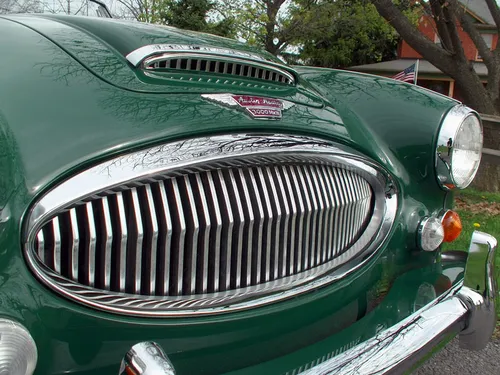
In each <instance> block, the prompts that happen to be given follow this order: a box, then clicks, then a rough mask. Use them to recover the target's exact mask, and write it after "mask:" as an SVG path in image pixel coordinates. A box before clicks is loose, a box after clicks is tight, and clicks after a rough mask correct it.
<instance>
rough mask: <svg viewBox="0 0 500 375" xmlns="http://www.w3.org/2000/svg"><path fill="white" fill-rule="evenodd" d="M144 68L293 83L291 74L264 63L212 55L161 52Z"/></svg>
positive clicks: (150, 59) (145, 63) (149, 59)
mask: <svg viewBox="0 0 500 375" xmlns="http://www.w3.org/2000/svg"><path fill="white" fill-rule="evenodd" d="M143 67H144V69H146V70H158V71H161V70H173V71H188V72H203V73H211V74H217V75H223V76H231V77H243V78H252V79H256V80H261V81H267V82H275V83H281V84H287V85H293V84H294V78H293V75H291V74H290V73H288V72H287V71H285V70H283V69H279V68H277V67H274V66H271V65H266V64H264V63H253V62H250V61H249V62H247V61H245V60H241V59H230V58H228V59H221V58H220V57H214V56H203V55H182V54H163V55H160V56H154V57H151V58H148V59H146V60H145V61H144V62H143Z"/></svg>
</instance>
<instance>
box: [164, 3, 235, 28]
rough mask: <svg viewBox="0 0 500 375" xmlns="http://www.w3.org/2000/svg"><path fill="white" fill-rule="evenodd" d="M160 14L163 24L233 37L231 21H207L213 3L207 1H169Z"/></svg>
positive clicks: (228, 18)
mask: <svg viewBox="0 0 500 375" xmlns="http://www.w3.org/2000/svg"><path fill="white" fill-rule="evenodd" d="M168 3H169V4H168V6H167V7H165V8H164V9H163V10H162V12H161V21H162V23H164V24H167V25H171V26H175V27H178V28H180V29H186V30H193V31H202V32H208V33H212V34H217V35H221V36H226V37H228V36H234V33H235V30H234V27H233V19H232V18H231V17H226V18H224V19H222V20H219V21H215V20H211V21H210V22H208V21H207V18H208V14H209V13H210V12H211V11H212V10H213V9H214V3H212V2H210V1H207V0H177V1H169V2H168Z"/></svg>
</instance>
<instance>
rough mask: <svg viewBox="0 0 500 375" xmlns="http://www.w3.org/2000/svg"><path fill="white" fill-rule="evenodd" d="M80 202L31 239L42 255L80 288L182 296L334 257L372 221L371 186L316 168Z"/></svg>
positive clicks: (282, 167) (204, 180) (185, 180)
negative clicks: (84, 286) (35, 239)
mask: <svg viewBox="0 0 500 375" xmlns="http://www.w3.org/2000/svg"><path fill="white" fill-rule="evenodd" d="M178 174H179V175H178V176H173V177H168V178H165V179H162V180H160V181H155V182H149V183H146V184H141V185H138V186H135V187H132V188H129V189H125V190H122V191H118V192H115V193H112V194H107V195H106V196H104V197H98V198H94V199H92V201H90V202H85V203H84V204H80V205H77V206H76V207H73V208H70V209H69V210H67V211H65V212H64V213H61V214H59V215H57V216H56V217H54V218H53V219H52V220H50V221H49V222H48V223H47V224H45V225H44V226H43V228H42V230H41V231H40V232H39V233H38V235H37V243H36V248H37V252H38V256H39V258H40V259H41V260H42V262H43V263H44V264H45V265H46V266H48V267H49V268H50V269H51V270H52V271H54V272H56V273H58V274H60V275H62V276H64V277H65V278H67V279H70V280H73V281H75V282H78V283H80V284H84V285H87V286H92V287H95V288H97V289H102V290H110V291H117V292H125V293H129V294H141V295H160V296H181V295H183V296H189V295H198V294H205V293H214V292H220V291H227V290H233V289H238V288H242V287H249V286H254V285H258V284H262V283H266V282H270V281H276V280H279V279H281V278H284V277H287V276H291V275H295V274H299V273H301V272H304V271H308V270H311V269H313V268H315V267H317V266H320V265H322V264H325V263H327V262H329V261H331V260H332V259H334V258H337V257H340V256H341V255H342V254H343V253H344V252H345V251H346V250H347V249H349V248H350V247H351V246H352V244H353V243H354V242H355V241H356V240H357V239H358V238H359V236H360V234H361V233H362V232H363V231H364V229H365V226H366V223H367V221H368V219H369V217H370V214H371V211H372V207H373V202H372V200H373V199H372V190H371V188H370V185H369V184H368V183H367V181H366V180H364V179H363V178H362V177H361V176H359V175H358V174H356V173H354V172H351V171H348V170H346V169H343V168H338V167H333V166H327V165H320V164H269V165H265V166H249V167H238V168H236V167H233V168H220V169H215V170H208V171H200V172H191V173H182V172H181V173H178Z"/></svg>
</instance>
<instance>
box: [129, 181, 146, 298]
mask: <svg viewBox="0 0 500 375" xmlns="http://www.w3.org/2000/svg"><path fill="white" fill-rule="evenodd" d="M131 193H132V202H131V203H132V204H131V209H132V213H131V216H132V218H133V219H132V220H129V224H130V225H131V226H133V232H134V234H135V236H134V237H135V241H134V242H133V241H129V247H128V248H127V253H128V254H134V253H135V257H134V258H135V259H134V260H135V262H134V285H133V293H136V294H140V293H141V286H142V253H143V249H142V242H143V237H144V228H143V224H142V215H141V208H140V205H139V196H138V193H137V189H136V188H133V189H131ZM129 232H132V231H129ZM130 238H133V237H132V236H130Z"/></svg>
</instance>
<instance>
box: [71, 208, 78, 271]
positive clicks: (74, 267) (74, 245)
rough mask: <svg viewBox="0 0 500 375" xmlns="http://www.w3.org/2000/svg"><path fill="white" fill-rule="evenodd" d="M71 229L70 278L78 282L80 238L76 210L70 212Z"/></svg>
mask: <svg viewBox="0 0 500 375" xmlns="http://www.w3.org/2000/svg"><path fill="white" fill-rule="evenodd" d="M69 217H70V227H71V239H72V241H71V267H70V272H71V273H70V277H71V279H72V280H78V254H79V252H78V251H79V245H80V237H79V232H78V220H77V218H76V209H75V208H72V209H71V210H69Z"/></svg>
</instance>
